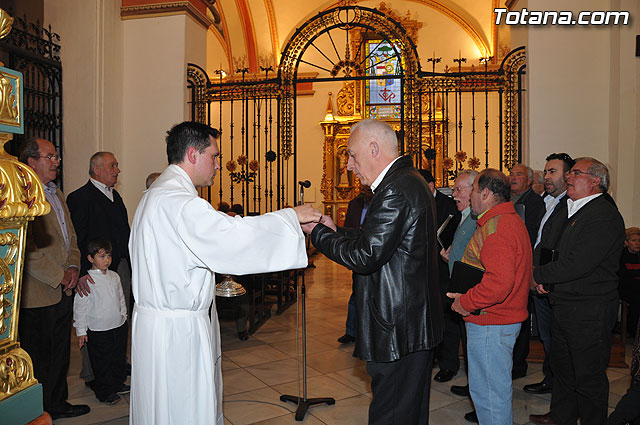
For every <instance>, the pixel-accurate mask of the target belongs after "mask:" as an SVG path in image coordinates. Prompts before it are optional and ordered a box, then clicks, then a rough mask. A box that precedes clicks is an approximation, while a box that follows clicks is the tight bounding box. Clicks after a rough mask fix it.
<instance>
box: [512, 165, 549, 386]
mask: <svg viewBox="0 0 640 425" xmlns="http://www.w3.org/2000/svg"><path fill="white" fill-rule="evenodd" d="M509 184H510V185H511V202H513V205H514V207H515V209H516V212H517V213H518V214H519V215H520V217H522V219H523V220H524V225H525V226H526V227H527V233H529V240H530V241H531V247H532V248H533V246H534V244H535V242H536V238H537V237H538V228H539V227H540V220H542V216H543V215H544V213H545V207H544V201H543V200H542V197H541V196H540V195H538V194H537V193H536V192H534V191H533V170H532V169H531V168H530V167H527V166H526V165H524V164H517V165H515V166H514V167H513V168H512V169H511V173H510V174H509ZM529 300H530V304H531V303H532V301H531V298H529ZM530 337H531V315H529V316H527V320H525V321H524V322H522V326H521V328H520V334H519V335H518V339H516V344H515V345H514V347H513V370H512V371H511V375H512V376H513V378H514V379H516V378H522V377H523V376H525V375H526V374H527V356H528V355H529V339H530Z"/></svg>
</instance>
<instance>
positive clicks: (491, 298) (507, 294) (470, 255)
mask: <svg viewBox="0 0 640 425" xmlns="http://www.w3.org/2000/svg"><path fill="white" fill-rule="evenodd" d="M462 261H464V262H465V263H467V264H471V265H473V266H476V267H480V268H482V269H484V271H485V272H484V276H483V277H482V281H481V282H480V283H479V284H478V285H476V286H475V287H473V288H472V289H470V290H469V291H468V292H467V293H466V294H464V295H462V296H461V297H460V303H461V305H462V307H463V308H464V309H465V310H467V311H474V310H479V309H481V310H482V311H481V313H480V315H479V316H474V315H469V316H467V317H465V318H464V320H465V321H467V322H471V323H475V324H477V325H510V324H514V323H520V322H522V321H524V320H525V319H526V318H527V314H528V313H527V297H528V295H529V283H530V282H531V277H532V273H533V258H532V253H531V242H530V240H529V234H528V233H527V228H526V227H525V225H524V222H523V221H522V219H521V218H520V217H519V216H518V215H517V214H516V212H515V209H514V208H513V204H512V203H511V202H504V203H502V204H499V205H496V206H494V207H493V208H491V209H489V210H488V211H487V212H486V213H485V214H484V215H483V216H482V217H481V218H479V219H478V227H477V229H476V231H475V233H474V234H473V236H472V238H471V240H470V241H469V244H468V245H467V248H466V250H465V252H464V255H463V256H462Z"/></svg>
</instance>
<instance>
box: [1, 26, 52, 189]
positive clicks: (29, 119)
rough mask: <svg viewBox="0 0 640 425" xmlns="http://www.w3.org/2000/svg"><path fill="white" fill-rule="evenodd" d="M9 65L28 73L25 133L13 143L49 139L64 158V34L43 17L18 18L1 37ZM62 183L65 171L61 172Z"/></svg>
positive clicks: (12, 151) (25, 90) (3, 51)
mask: <svg viewBox="0 0 640 425" xmlns="http://www.w3.org/2000/svg"><path fill="white" fill-rule="evenodd" d="M0 51H2V56H3V58H6V59H5V60H6V61H7V63H6V65H7V66H8V67H9V68H11V69H15V70H17V71H20V72H22V74H23V75H24V80H23V81H24V117H25V119H24V134H23V135H16V136H15V137H14V141H13V142H12V143H11V146H9V149H10V151H11V153H12V154H14V155H16V154H17V146H18V145H19V143H20V141H21V140H24V139H26V138H28V137H39V138H43V139H46V140H49V141H50V142H51V143H53V145H54V146H55V148H56V151H57V152H58V155H59V156H60V158H62V62H61V61H60V36H59V35H58V34H56V33H54V32H53V31H52V29H51V26H50V25H49V26H48V27H46V28H45V27H43V26H42V24H41V23H40V21H37V22H36V23H35V24H34V23H29V22H28V21H27V17H26V16H25V17H23V18H19V17H15V18H14V23H13V29H12V30H11V32H10V33H9V35H8V36H7V37H5V38H4V39H2V40H0ZM57 183H58V185H59V186H62V173H59V176H58V181H57Z"/></svg>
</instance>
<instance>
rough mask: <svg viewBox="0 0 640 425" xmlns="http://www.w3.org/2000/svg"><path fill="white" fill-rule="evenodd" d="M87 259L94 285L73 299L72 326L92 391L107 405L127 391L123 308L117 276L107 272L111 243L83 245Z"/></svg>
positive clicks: (100, 241)
mask: <svg viewBox="0 0 640 425" xmlns="http://www.w3.org/2000/svg"><path fill="white" fill-rule="evenodd" d="M87 251H88V253H89V255H87V258H88V259H89V262H91V264H92V265H93V266H92V267H91V270H89V272H88V273H89V275H91V277H92V278H93V281H94V282H95V285H92V286H91V293H90V294H89V295H88V296H85V297H80V296H79V295H78V294H76V296H75V300H74V304H73V320H74V323H73V326H74V327H75V328H76V334H77V336H78V346H79V348H82V346H83V345H84V344H87V347H88V350H89V359H90V360H91V366H92V367H93V373H94V375H95V383H94V385H93V388H92V389H93V391H94V392H95V394H96V397H97V398H98V400H100V401H102V402H105V403H107V404H115V403H117V402H118V401H120V396H119V395H118V393H119V394H123V393H126V392H128V391H129V386H128V385H125V384H124V381H125V380H126V378H127V370H126V367H127V336H128V328H127V324H126V320H127V307H126V304H125V299H124V293H123V292H122V285H121V284H120V277H119V276H118V274H117V273H115V272H113V271H111V270H109V265H110V264H111V243H110V242H109V241H108V240H105V239H96V240H92V241H91V242H89V244H88V246H87Z"/></svg>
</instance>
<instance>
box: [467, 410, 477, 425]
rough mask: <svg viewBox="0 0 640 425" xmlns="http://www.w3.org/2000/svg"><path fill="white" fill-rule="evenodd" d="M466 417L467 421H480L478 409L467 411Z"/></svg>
mask: <svg viewBox="0 0 640 425" xmlns="http://www.w3.org/2000/svg"><path fill="white" fill-rule="evenodd" d="M464 419H465V420H466V421H467V422H475V423H478V415H476V411H475V410H473V411H471V412H469V413H465V414H464Z"/></svg>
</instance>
